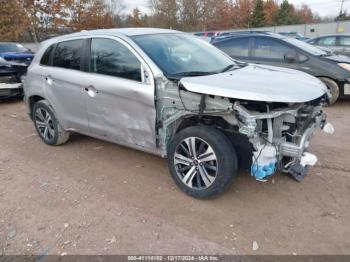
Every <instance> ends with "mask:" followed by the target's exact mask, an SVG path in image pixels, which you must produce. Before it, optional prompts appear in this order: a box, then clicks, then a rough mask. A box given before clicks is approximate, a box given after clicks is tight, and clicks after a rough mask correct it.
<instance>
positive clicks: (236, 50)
mask: <svg viewBox="0 0 350 262" xmlns="http://www.w3.org/2000/svg"><path fill="white" fill-rule="evenodd" d="M249 39H250V38H248V37H245V38H234V39H228V40H226V41H222V42H219V43H217V44H215V46H216V47H218V48H219V49H221V50H222V51H224V52H225V53H226V54H228V55H229V56H231V57H248V56H249Z"/></svg>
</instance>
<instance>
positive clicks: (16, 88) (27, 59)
mask: <svg viewBox="0 0 350 262" xmlns="http://www.w3.org/2000/svg"><path fill="white" fill-rule="evenodd" d="M33 57H34V53H33V52H32V51H31V50H29V49H27V48H25V47H24V46H23V45H21V44H19V43H11V42H5V43H0V98H1V99H5V98H9V97H15V96H18V97H21V96H22V95H23V88H22V82H23V79H24V77H25V74H26V72H27V68H28V66H29V65H30V63H31V62H32V60H33Z"/></svg>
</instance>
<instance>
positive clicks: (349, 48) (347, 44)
mask: <svg viewBox="0 0 350 262" xmlns="http://www.w3.org/2000/svg"><path fill="white" fill-rule="evenodd" d="M307 42H308V43H309V44H312V45H315V46H319V47H326V48H328V49H331V50H332V51H333V52H334V53H335V54H341V55H346V56H350V34H333V35H324V36H319V37H316V38H312V39H310V40H308V41H307Z"/></svg>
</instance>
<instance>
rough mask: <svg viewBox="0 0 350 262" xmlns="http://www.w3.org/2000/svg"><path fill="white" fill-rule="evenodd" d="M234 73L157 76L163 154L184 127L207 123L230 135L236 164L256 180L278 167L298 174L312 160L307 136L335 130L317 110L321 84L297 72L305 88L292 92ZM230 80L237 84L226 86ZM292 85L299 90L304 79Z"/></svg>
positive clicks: (159, 139) (304, 171) (321, 103)
mask: <svg viewBox="0 0 350 262" xmlns="http://www.w3.org/2000/svg"><path fill="white" fill-rule="evenodd" d="M246 70H248V69H246ZM237 71H238V70H237ZM259 72H260V71H258V73H259ZM263 72H265V71H263ZM234 73H236V74H238V73H237V72H234ZM234 73H231V74H229V75H223V74H221V75H218V76H217V75H213V76H205V77H194V78H184V79H181V80H180V81H175V82H174V81H168V80H167V79H164V78H158V79H157V80H156V86H157V88H156V90H157V96H156V104H157V146H158V147H159V148H160V149H161V151H162V152H163V156H166V152H167V145H168V143H169V141H170V140H171V139H172V137H173V136H174V135H175V134H176V133H177V132H179V131H181V130H182V129H183V128H186V127H188V126H194V125H195V126H198V125H203V126H211V127H214V128H217V129H220V130H221V131H222V132H224V133H225V134H226V135H227V136H228V137H229V138H230V140H231V141H232V144H233V145H234V147H235V148H236V151H237V155H238V160H239V162H240V163H239V165H240V167H241V168H250V172H251V175H252V176H254V177H255V178H256V179H257V180H260V181H266V179H267V178H268V177H269V176H271V175H272V174H274V173H275V172H276V171H277V170H279V171H281V172H284V173H288V174H290V175H292V176H293V177H294V178H295V179H296V180H298V181H301V180H303V178H304V177H305V176H306V174H307V172H308V170H309V168H310V167H311V166H313V165H315V164H316V162H317V157H316V156H314V155H313V154H311V153H309V152H307V150H308V148H309V143H310V139H311V137H312V136H313V134H314V133H315V131H316V130H317V129H318V128H321V129H323V130H324V131H326V132H327V133H332V132H333V131H334V130H333V127H332V125H331V124H327V123H326V115H325V113H324V112H323V111H322V107H323V106H324V105H325V104H326V102H327V93H326V91H324V89H323V87H324V85H323V84H322V83H321V82H319V81H318V80H317V79H316V80H315V79H314V78H310V76H308V75H301V76H303V77H304V78H305V79H303V81H304V80H305V81H304V82H303V84H305V85H307V86H308V87H309V89H308V90H307V92H304V93H302V94H300V95H297V94H295V93H293V92H291V91H290V90H289V89H280V86H279V85H273V87H272V86H270V87H269V88H268V89H265V90H264V89H262V88H257V87H256V86H255V85H253V84H252V85H250V86H246V87H244V86H240V85H239V83H241V82H239V81H238V82H235V81H230V80H232V79H233V80H234V78H233V76H234ZM274 73H275V72H274ZM288 73H289V71H288ZM292 73H293V74H294V73H295V72H294V71H293V72H292ZM223 77H228V78H227V81H222V78H223ZM230 77H232V79H231V78H230ZM286 77H291V76H289V74H287V75H286ZM247 79H248V78H247ZM219 80H220V81H219ZM299 81H301V77H300V80H299ZM230 82H234V83H237V84H236V85H235V87H231V85H230ZM212 86H215V88H213V87H212ZM297 87H298V88H300V91H301V88H302V87H303V85H302V84H300V85H298V86H297ZM290 94H293V95H290ZM259 97H261V98H260V99H261V100H260V99H259ZM281 101H282V102H281Z"/></svg>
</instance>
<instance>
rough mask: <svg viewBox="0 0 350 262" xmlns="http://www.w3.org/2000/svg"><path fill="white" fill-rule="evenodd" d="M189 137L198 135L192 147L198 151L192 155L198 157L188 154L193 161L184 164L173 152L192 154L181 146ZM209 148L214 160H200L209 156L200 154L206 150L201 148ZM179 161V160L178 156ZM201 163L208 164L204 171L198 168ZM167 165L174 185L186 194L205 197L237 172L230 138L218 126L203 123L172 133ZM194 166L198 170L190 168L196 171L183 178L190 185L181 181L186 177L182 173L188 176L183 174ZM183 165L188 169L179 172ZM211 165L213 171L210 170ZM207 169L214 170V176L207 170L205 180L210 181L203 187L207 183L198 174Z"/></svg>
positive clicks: (221, 189) (213, 192)
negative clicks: (206, 125) (173, 134)
mask: <svg viewBox="0 0 350 262" xmlns="http://www.w3.org/2000/svg"><path fill="white" fill-rule="evenodd" d="M193 138H196V139H198V140H196V139H194V141H195V142H194V145H195V146H194V147H195V148H196V146H197V148H198V147H199V148H198V151H197V153H198V154H197V153H196V155H198V160H197V157H196V158H195V159H194V158H191V159H192V160H193V159H194V160H193V161H196V163H195V162H192V163H191V164H189V165H187V163H188V162H186V163H185V164H182V163H178V161H179V158H176V159H175V154H176V156H177V157H178V155H179V152H183V154H187V155H188V156H191V155H193V154H191V153H190V152H189V151H191V150H190V149H189V147H187V151H186V149H184V146H185V148H186V145H188V144H186V141H193V140H189V139H193ZM198 144H199V145H198ZM203 144H204V146H203ZM202 146H203V149H202V154H200V153H201V151H200V148H201V147H202ZM209 149H211V150H212V151H213V152H214V157H215V158H216V160H213V161H210V162H209V163H210V164H208V163H205V162H208V161H204V160H205V159H209V158H207V157H205V156H204V155H208V154H204V152H203V151H205V150H206V151H205V152H208V150H209ZM179 150H180V151H179ZM181 150H184V151H181ZM185 152H186V153H185ZM180 155H181V154H180ZM188 159H190V157H188ZM200 159H202V160H203V161H204V162H201V160H200ZM180 161H182V159H181V160H180ZM198 162H200V163H198ZM203 166H205V167H206V168H209V167H210V169H207V170H206V171H208V172H205V173H203V172H202V171H203ZM168 167H169V171H170V174H171V176H172V177H173V179H174V181H175V183H176V184H177V185H178V187H179V188H180V189H181V190H182V191H183V192H185V193H186V194H188V195H190V196H192V197H195V198H209V197H213V196H216V195H219V194H220V193H222V192H223V191H224V190H225V188H226V187H227V186H228V185H229V184H230V182H232V180H233V178H234V177H236V176H237V174H238V160H237V154H236V151H235V149H234V147H233V146H232V143H231V142H230V140H229V139H228V138H227V136H226V135H225V134H224V133H222V132H221V131H219V130H218V129H215V128H210V127H203V126H194V127H189V128H186V129H184V130H182V131H180V132H179V133H177V134H176V135H175V136H174V138H173V139H172V140H171V142H170V143H169V146H168ZM194 167H195V169H196V170H199V171H195V170H193V172H196V173H195V174H193V175H192V174H191V175H190V177H191V178H189V179H187V181H190V182H189V184H191V185H186V184H185V182H183V181H184V180H186V178H185V177H188V176H187V174H188V173H190V171H191V170H192V168H194ZM184 168H187V170H188V169H189V171H184V172H183V173H181V172H180V170H182V169H184ZM206 168H205V169H206ZM214 169H215V170H216V171H214ZM187 172H188V173H187ZM209 172H215V177H214V173H211V175H210V176H209V177H210V179H209V180H213V181H210V182H211V184H210V185H209V186H207V187H206V185H207V184H206V183H205V182H204V180H203V179H202V178H203V174H206V175H209ZM206 177H208V176H206ZM205 180H206V181H207V182H208V181H209V180H208V179H207V178H206V179H205ZM194 184H196V185H194Z"/></svg>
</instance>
